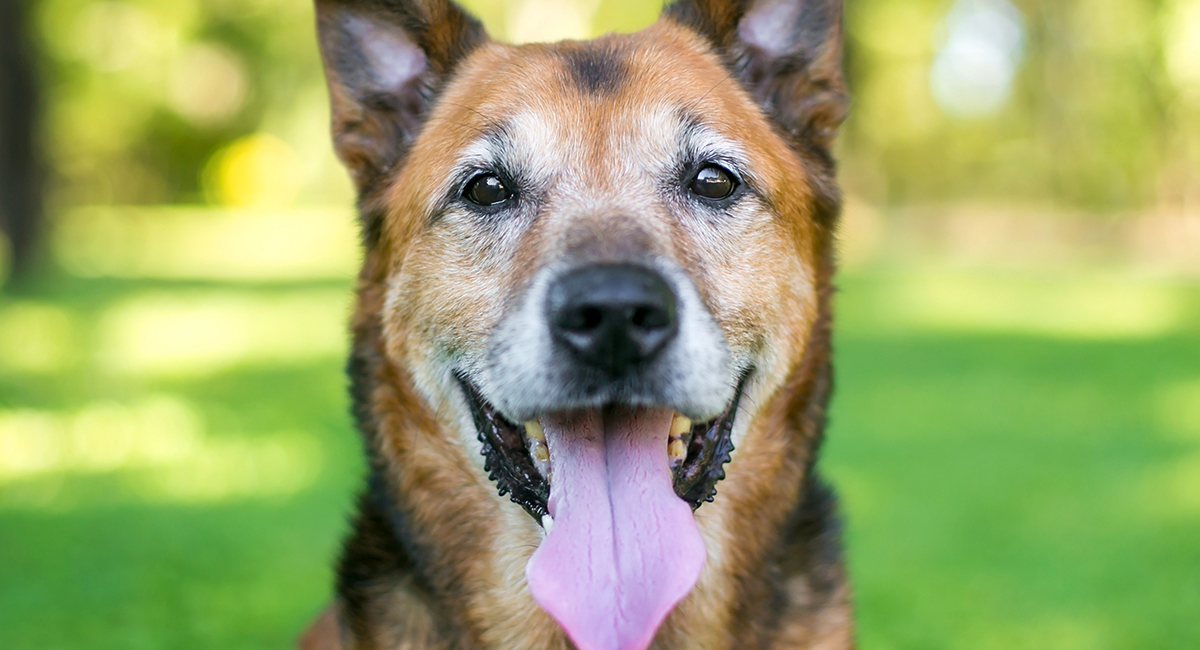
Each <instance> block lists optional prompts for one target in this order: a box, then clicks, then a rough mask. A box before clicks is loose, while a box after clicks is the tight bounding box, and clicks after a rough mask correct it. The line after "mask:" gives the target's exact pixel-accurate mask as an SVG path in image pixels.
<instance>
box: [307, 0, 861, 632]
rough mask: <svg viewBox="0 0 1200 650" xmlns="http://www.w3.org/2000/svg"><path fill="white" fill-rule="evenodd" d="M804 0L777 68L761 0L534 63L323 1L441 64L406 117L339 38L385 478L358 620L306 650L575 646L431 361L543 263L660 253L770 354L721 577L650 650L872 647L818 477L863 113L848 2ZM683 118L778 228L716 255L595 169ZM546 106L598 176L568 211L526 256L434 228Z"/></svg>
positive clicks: (733, 467)
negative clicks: (745, 160)
mask: <svg viewBox="0 0 1200 650" xmlns="http://www.w3.org/2000/svg"><path fill="white" fill-rule="evenodd" d="M797 1H798V2H800V3H801V4H802V5H803V6H804V8H805V9H804V11H808V12H810V13H811V14H812V15H813V16H815V17H816V18H817V19H820V20H817V19H814V20H813V21H810V22H811V24H813V25H816V27H815V28H814V31H813V33H811V34H802V35H801V37H802V38H800V39H799V40H798V41H797V43H798V44H797V46H796V51H795V52H794V53H792V54H791V55H789V56H790V58H788V57H784V58H785V59H788V60H779V59H778V58H770V57H766V56H765V55H763V54H762V53H761V52H756V51H754V50H753V48H748V47H746V46H745V45H743V44H741V43H740V42H739V40H738V38H737V34H736V29H737V25H738V24H739V21H740V20H741V19H742V18H743V17H744V15H745V13H746V11H747V5H748V4H749V3H747V2H737V1H734V2H730V1H725V0H695V1H694V2H682V3H678V4H676V5H674V6H672V7H671V8H670V9H668V11H667V14H666V16H665V17H664V18H663V19H662V20H660V21H659V22H658V23H656V24H655V25H654V26H652V27H650V28H648V29H647V30H644V31H642V32H640V33H638V34H633V35H626V36H609V37H604V38H602V39H599V40H597V41H594V42H591V43H566V44H560V45H528V46H523V47H519V48H518V47H512V46H507V45H502V44H498V43H494V42H490V41H487V40H486V38H485V37H484V36H483V35H482V32H481V31H480V29H479V28H478V25H477V23H475V22H474V20H473V19H471V18H469V17H468V16H466V15H465V14H463V13H462V12H461V11H460V10H458V9H457V8H456V7H455V6H454V5H452V4H449V3H447V2H443V1H439V0H422V1H420V2H406V1H401V0H378V1H377V2H373V3H367V2H366V1H365V0H363V1H361V2H339V1H337V0H319V2H318V10H319V16H320V20H321V21H322V25H323V27H322V30H323V34H324V33H327V32H328V30H329V29H330V28H331V27H330V25H332V23H331V22H330V21H332V20H334V19H333V18H331V15H334V14H332V13H331V12H334V11H336V10H339V9H341V8H346V7H349V8H355V7H359V6H365V5H367V4H370V6H371V9H370V11H371V12H375V13H379V12H381V11H382V12H384V13H386V14H387V20H388V21H390V22H391V23H392V24H394V25H396V26H397V27H398V28H402V29H405V30H407V33H409V34H410V35H412V39H413V40H414V41H415V42H416V43H417V44H418V45H420V46H421V47H422V48H423V49H425V51H426V52H427V54H428V56H429V71H428V73H427V74H426V76H425V77H423V78H422V79H421V80H420V83H422V84H423V85H424V87H425V88H426V93H427V94H425V95H423V97H424V98H425V99H424V100H423V101H422V103H419V105H415V106H412V105H410V106H400V107H396V106H389V105H388V104H387V102H384V101H381V100H380V99H379V98H378V97H373V96H371V95H370V93H364V92H362V91H361V89H358V88H355V87H354V85H353V84H351V83H349V82H346V81H344V80H345V78H346V74H345V71H344V70H342V69H339V66H342V67H343V68H344V66H345V62H346V61H347V60H349V61H352V60H353V59H352V57H349V58H348V57H347V55H345V53H344V52H343V49H344V48H345V47H346V46H345V43H343V42H341V41H338V40H337V39H336V38H331V37H328V36H326V35H323V36H322V49H323V53H324V55H325V59H326V65H327V68H328V69H329V76H330V88H331V95H332V101H333V107H334V133H335V143H336V146H337V148H338V151H339V154H340V155H341V156H342V159H343V160H344V161H345V162H346V164H347V166H348V167H349V168H350V169H351V170H352V173H353V174H354V176H355V178H356V181H357V183H358V186H359V189H360V195H361V200H360V207H361V209H362V212H363V215H364V232H365V233H366V235H365V241H366V244H367V250H366V253H365V259H364V263H363V268H362V272H361V274H360V276H359V279H358V288H357V293H358V302H357V308H356V311H355V316H354V319H353V323H352V330H353V335H354V347H353V351H352V355H351V360H350V365H349V373H350V376H351V380H352V384H353V395H354V404H355V406H354V408H355V417H356V419H357V421H358V424H359V427H360V429H361V430H362V433H363V435H364V439H365V441H366V449H367V454H368V458H369V461H370V462H369V464H370V479H369V487H368V490H367V491H366V493H365V494H364V496H363V498H362V500H361V503H360V508H359V513H358V516H357V518H356V520H355V524H354V532H353V533H352V535H351V536H350V538H349V539H348V540H347V543H346V547H345V551H344V554H343V557H342V559H341V562H340V566H339V578H338V585H337V593H338V601H337V603H336V604H335V605H334V606H333V607H331V609H330V610H329V611H328V612H327V613H326V614H324V615H323V616H322V618H320V619H319V620H318V622H317V623H315V624H314V627H313V628H311V630H310V631H309V633H307V634H306V635H305V637H304V638H303V639H302V641H301V647H302V648H304V649H305V650H331V649H334V648H344V650H383V649H389V650H391V649H410V650H434V649H438V650H459V649H466V648H496V649H505V650H510V649H512V650H515V649H520V648H529V649H534V648H538V649H543V648H544V649H554V648H564V649H565V648H569V647H570V645H569V642H568V641H567V639H566V637H565V635H564V633H563V632H562V630H561V629H560V628H559V627H558V625H557V624H556V623H555V622H554V621H553V620H552V619H550V618H549V616H547V615H546V614H545V613H544V612H542V610H541V609H540V608H538V606H537V605H536V604H535V603H534V602H533V600H532V599H531V597H530V596H529V593H528V590H527V588H526V586H525V584H524V572H523V569H524V566H525V563H526V562H527V560H528V558H529V556H530V554H531V553H532V551H533V549H534V548H535V547H536V545H537V543H538V539H539V536H538V531H537V527H536V524H535V523H534V522H533V521H532V520H531V519H530V518H529V517H528V516H527V515H526V514H525V512H524V511H522V510H521V509H520V508H519V507H517V506H515V505H513V504H512V503H509V502H508V500H507V498H504V497H500V496H498V495H497V493H496V489H495V486H494V485H493V484H492V483H491V482H490V481H488V480H487V478H486V476H485V475H483V474H482V472H481V470H480V467H479V464H478V461H477V460H476V459H475V458H473V457H472V456H471V455H470V453H469V452H468V450H467V448H466V447H465V446H464V444H463V442H462V438H461V435H460V433H459V422H460V421H461V418H460V414H461V408H462V406H461V404H460V403H459V402H458V401H456V400H455V399H454V398H453V397H452V396H447V395H446V394H445V393H444V392H442V391H440V390H439V388H438V383H437V378H436V377H434V376H432V375H430V371H429V364H430V363H432V361H431V359H430V354H431V350H433V349H435V348H437V346H439V345H444V344H446V342H447V341H452V342H453V343H454V344H455V345H463V346H470V345H479V344H481V341H482V339H483V337H486V335H487V333H488V332H489V331H491V329H492V328H494V327H495V326H496V324H497V322H498V319H499V318H500V315H501V314H502V313H503V310H504V306H505V305H506V304H507V301H509V300H511V299H512V296H514V295H515V294H517V293H519V289H520V288H521V287H523V286H525V284H526V283H527V282H528V281H529V279H530V277H531V274H532V273H533V272H534V270H536V269H537V268H538V267H539V266H540V265H541V264H544V263H545V262H546V260H550V259H554V258H556V257H562V256H568V257H579V256H585V257H587V258H588V259H593V260H605V259H614V260H619V259H624V258H625V257H627V256H628V255H629V254H630V252H631V251H638V250H650V251H653V252H655V253H657V254H660V255H664V256H667V257H669V258H671V259H673V260H676V261H677V262H678V263H679V265H681V266H682V267H683V268H685V269H687V270H688V273H689V274H690V276H691V278H692V280H693V281H694V282H695V284H696V287H697V289H698V291H699V293H700V295H701V297H702V298H703V300H704V302H705V304H706V306H707V307H708V309H709V310H710V311H711V313H712V315H713V317H714V319H715V320H716V321H717V323H718V325H719V326H720V327H721V330H722V331H723V332H724V334H725V336H726V338H727V339H728V341H729V343H730V345H731V346H733V347H735V348H738V349H745V350H754V351H756V353H759V354H761V355H763V358H764V359H767V361H766V362H764V363H763V364H762V366H761V367H760V368H759V371H760V372H759V375H760V376H758V377H756V379H755V381H754V382H753V389H752V391H751V392H748V393H747V395H746V399H747V400H749V401H750V403H751V404H752V407H751V410H750V412H752V413H753V419H752V421H751V422H750V423H749V427H748V428H747V430H746V432H745V434H744V436H743V437H742V439H741V440H740V441H739V443H738V447H737V451H736V452H735V455H734V460H733V461H732V462H731V463H730V464H729V465H728V466H727V467H726V469H727V474H726V477H725V479H724V480H723V481H721V482H720V483H719V484H718V486H717V489H718V493H717V498H716V501H715V502H714V503H709V504H705V505H704V506H703V507H701V508H700V509H699V510H697V512H696V520H697V522H698V524H699V526H700V528H701V531H702V533H703V535H704V536H705V540H706V544H707V546H708V548H709V550H710V553H709V559H708V564H707V566H706V568H705V571H704V574H703V575H702V577H701V579H700V582H699V584H698V585H697V586H696V588H695V589H694V591H693V592H692V593H691V594H690V595H689V596H688V597H687V598H686V599H685V600H684V601H683V602H682V603H680V604H679V606H678V607H677V608H676V609H675V611H674V612H673V613H672V614H671V615H670V616H669V617H668V619H667V621H666V622H665V623H664V625H663V626H662V627H661V628H660V630H659V633H658V636H657V637H656V641H655V643H654V645H653V646H652V647H653V648H655V649H656V650H669V649H676V648H678V649H684V648H706V649H712V650H718V649H724V648H763V649H767V648H772V649H785V648H794V649H800V648H821V649H835V648H836V649H844V648H850V647H852V646H853V638H852V637H853V633H852V623H851V615H850V594H849V587H848V583H847V581H846V578H845V575H844V572H843V568H842V560H841V557H840V540H839V532H838V524H837V519H836V515H835V513H834V505H833V498H832V496H831V494H830V492H829V491H828V490H827V489H826V488H825V487H824V486H823V485H822V484H821V482H820V481H819V479H818V478H817V476H816V474H815V471H814V463H815V460H816V453H817V449H818V447H819V444H820V440H821V436H822V431H823V428H824V420H825V405H826V403H827V400H828V397H829V393H830V389H831V381H832V375H831V372H832V371H831V359H830V345H829V344H830V339H829V327H830V322H831V304H830V303H831V293H832V288H831V286H832V285H831V279H832V273H833V263H832V255H833V245H832V238H833V224H834V220H835V216H836V212H837V205H838V198H837V192H836V188H835V185H834V179H833V164H832V161H831V158H830V155H829V151H828V146H829V144H830V140H831V138H832V135H833V132H834V129H835V128H836V126H837V124H838V123H840V121H841V119H842V115H843V112H844V90H843V88H842V83H841V76H840V72H839V71H838V57H839V53H840V36H839V34H840V3H835V2H833V1H832V0H797ZM835 6H836V10H835V9H834V7H835ZM380 7H382V9H381V8H380ZM822 20H823V21H825V22H821V21H822ZM805 24H806V25H808V24H810V23H805ZM805 39H807V40H805ZM512 88H520V89H522V92H520V93H513V92H511V90H510V89H512ZM515 95H519V97H515ZM529 98H536V99H533V100H531V99H529ZM531 101H532V102H533V103H532V104H529V103H526V102H531ZM660 105H665V106H677V107H683V109H684V110H686V111H690V112H692V113H694V114H696V115H697V116H698V117H699V119H702V120H703V121H704V122H705V123H706V124H709V125H713V126H714V128H716V129H718V130H719V131H720V132H721V133H722V135H723V136H724V137H726V138H728V139H729V140H732V141H735V142H738V143H742V144H743V145H745V149H746V153H747V156H748V157H749V159H750V160H751V162H752V166H753V168H754V170H755V174H756V176H755V178H754V179H753V182H754V183H755V185H756V189H757V190H758V191H759V192H760V194H761V195H762V196H763V197H764V199H765V206H764V210H769V211H770V212H771V213H772V214H773V215H774V217H773V218H771V219H765V220H762V221H760V222H756V224H757V228H755V229H750V228H748V227H746V226H742V227H740V229H739V227H736V226H735V225H728V226H727V227H726V228H725V230H723V231H721V232H719V233H716V234H715V235H713V237H709V238H708V239H705V238H701V237H697V236H696V234H695V232H692V231H689V230H688V229H686V228H684V227H683V226H681V225H680V224H679V223H678V220H674V219H672V218H670V215H668V214H666V213H663V212H662V208H661V207H656V206H655V205H651V204H646V203H644V202H641V203H639V202H638V200H637V197H636V196H633V197H627V196H626V195H627V194H629V192H627V191H626V189H627V188H626V183H627V182H628V181H626V180H625V176H624V175H623V174H620V173H617V174H611V175H605V174H598V175H594V176H589V175H587V174H586V173H585V172H586V171H587V170H594V169H607V168H609V167H610V166H611V164H612V160H613V157H614V156H618V157H619V156H621V151H623V150H624V149H626V148H628V147H636V146H641V145H638V144H636V143H638V142H640V140H638V138H642V139H645V138H644V137H643V136H642V135H639V134H640V132H639V131H637V129H636V128H635V127H633V126H630V125H631V124H634V123H636V121H637V119H638V116H642V115H646V114H647V113H648V112H650V111H652V109H653V108H654V107H655V106H660ZM531 110H532V111H534V113H535V114H536V115H538V116H542V117H543V118H544V117H545V116H559V117H561V118H562V120H563V122H564V123H565V124H566V125H567V127H568V128H564V129H561V130H560V131H561V132H559V131H554V128H555V124H552V123H549V122H552V121H553V120H546V119H542V120H541V121H542V122H546V128H547V129H549V130H550V131H549V133H550V135H548V136H547V137H553V138H557V140H556V141H561V142H565V143H566V144H565V145H563V146H562V147H561V150H562V151H565V152H566V153H565V154H564V156H565V159H564V160H562V161H559V162H560V163H561V164H563V165H565V166H566V167H567V168H569V169H572V170H575V171H576V172H578V173H576V174H575V175H574V176H573V177H572V178H568V179H565V180H562V181H561V183H562V184H563V186H561V187H559V188H558V189H556V190H555V192H554V193H553V195H552V197H551V198H550V199H548V200H549V201H550V204H549V205H546V206H543V208H542V211H541V212H540V214H542V215H550V216H547V217H546V218H539V219H538V220H536V221H535V222H533V223H532V225H531V226H530V227H529V228H527V229H525V230H524V231H522V232H521V233H519V235H518V236H517V238H516V240H515V241H513V242H509V243H508V244H501V243H487V244H485V245H472V246H466V245H464V240H466V239H468V238H469V236H471V235H469V234H468V233H464V232H462V231H461V230H460V229H458V228H456V226H455V225H454V224H438V225H436V227H435V226H434V225H431V224H432V223H434V222H436V219H437V212H438V206H437V200H438V197H439V196H440V195H441V194H442V192H443V185H444V182H445V181H444V177H445V175H446V174H447V172H448V170H449V169H450V167H451V166H452V165H453V163H454V161H455V157H456V156H457V155H458V153H459V152H460V151H461V150H462V149H463V147H464V146H467V145H468V144H469V143H470V142H471V141H472V139H474V138H476V137H477V136H478V135H479V134H480V133H481V132H488V131H489V130H492V129H496V128H504V125H505V121H506V120H513V119H517V120H520V119H521V115H522V114H523V113H527V112H529V111H531ZM514 128H520V127H519V125H518V126H517V127H514ZM630 143H635V144H630ZM581 179H582V180H581ZM584 181H586V182H584ZM600 204H603V205H605V206H607V207H606V208H605V209H603V210H598V209H597V208H596V207H595V206H597V205H600ZM714 238H715V239H714ZM709 239H713V241H709ZM335 620H336V624H334V621H335Z"/></svg>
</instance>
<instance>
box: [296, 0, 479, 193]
mask: <svg viewBox="0 0 1200 650" xmlns="http://www.w3.org/2000/svg"><path fill="white" fill-rule="evenodd" d="M316 13H317V36H318V41H319V43H320V47H321V59H322V61H323V62H324V65H325V77H326V81H327V82H328V85H329V96H330V103H331V105H332V111H331V118H332V128H333V143H334V149H335V150H336V151H337V154H338V157H339V158H340V159H341V160H342V162H343V163H344V164H345V165H346V168H347V169H348V170H349V171H350V175H351V177H352V178H353V179H354V183H355V185H356V186H357V188H358V190H359V193H360V194H363V193H365V191H366V190H367V188H369V187H370V186H371V185H372V184H373V183H374V182H375V181H376V180H377V179H379V178H381V177H382V176H383V175H384V174H385V173H386V172H387V171H388V170H389V169H391V168H392V167H393V166H394V165H395V164H396V162H397V161H398V160H400V158H401V157H403V155H404V154H405V152H406V151H407V150H408V148H409V146H410V145H411V143H412V141H413V139H414V138H415V137H416V136H417V134H418V133H419V132H420V129H421V125H422V124H423V123H424V121H425V118H426V116H427V113H428V111H429V108H430V106H431V105H432V104H433V101H434V98H435V97H436V95H437V92H438V91H439V90H440V88H441V87H442V86H443V85H444V84H445V82H446V80H447V79H448V78H449V77H450V76H451V75H452V74H453V73H454V70H455V68H456V67H457V65H458V64H459V63H460V62H461V61H462V60H463V59H465V58H466V57H467V56H468V55H469V54H470V53H471V52H472V51H473V50H474V49H475V48H476V47H478V46H479V45H481V44H483V43H484V42H485V41H486V40H487V34H486V33H485V32H484V30H483V26H482V25H480V23H479V21H478V20H476V19H475V18H474V17H472V16H471V15H469V14H467V13H466V12H465V11H463V9H462V8H460V7H459V6H458V5H456V4H454V3H453V2H450V1H449V0H316Z"/></svg>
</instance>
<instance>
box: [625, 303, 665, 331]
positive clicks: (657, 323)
mask: <svg viewBox="0 0 1200 650" xmlns="http://www.w3.org/2000/svg"><path fill="white" fill-rule="evenodd" d="M629 321H630V322H631V323H633V325H634V327H640V328H642V329H658V328H661V327H667V326H668V325H670V318H669V316H668V315H667V312H666V311H665V310H662V309H657V308H655V307H636V308H634V310H633V316H632V317H630V319H629Z"/></svg>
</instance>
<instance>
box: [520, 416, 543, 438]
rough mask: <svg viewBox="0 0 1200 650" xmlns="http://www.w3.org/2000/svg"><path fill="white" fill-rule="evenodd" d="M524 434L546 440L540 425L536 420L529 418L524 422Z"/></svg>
mask: <svg viewBox="0 0 1200 650" xmlns="http://www.w3.org/2000/svg"><path fill="white" fill-rule="evenodd" d="M525 435H527V436H529V437H530V438H533V439H534V440H540V441H542V442H546V433H545V432H544V431H542V425H541V424H540V423H539V422H538V421H537V420H530V421H528V422H526V423H525Z"/></svg>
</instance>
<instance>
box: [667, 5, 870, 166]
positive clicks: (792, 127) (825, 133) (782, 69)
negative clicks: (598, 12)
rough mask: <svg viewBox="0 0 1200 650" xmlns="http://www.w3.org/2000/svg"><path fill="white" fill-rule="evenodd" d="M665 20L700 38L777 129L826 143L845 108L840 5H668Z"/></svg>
mask: <svg viewBox="0 0 1200 650" xmlns="http://www.w3.org/2000/svg"><path fill="white" fill-rule="evenodd" d="M665 15H666V17H667V18H668V19H670V20H674V21H675V22H676V23H679V24H681V25H683V26H685V27H688V28H689V29H691V30H693V31H695V32H696V33H698V34H700V35H701V36H704V37H705V38H707V39H708V41H709V42H710V43H712V45H713V47H714V48H715V49H716V50H717V52H718V53H720V54H721V55H722V56H723V57H724V58H725V60H726V62H727V64H729V65H730V66H731V67H732V68H733V73H734V75H735V76H737V78H738V79H739V80H740V81H741V83H742V85H743V86H744V87H745V88H746V90H747V91H748V92H749V93H750V94H751V95H752V96H754V98H755V99H756V100H758V103H759V105H760V106H761V107H762V109H763V112H764V113H766V114H767V115H768V116H769V117H771V118H772V119H773V120H775V122H776V123H777V124H778V125H779V126H781V127H783V128H784V130H786V131H787V132H788V133H790V134H791V135H792V136H793V137H795V138H796V139H798V140H806V141H809V142H812V143H814V144H817V145H819V146H821V147H824V148H826V149H828V148H829V147H830V146H831V145H832V143H833V138H834V135H835V133H836V132H837V128H838V126H839V125H841V123H842V120H843V119H845V117H846V103H847V99H846V85H845V80H844V79H843V76H842V0H674V1H673V2H672V3H671V4H670V5H669V6H667V8H666V11H665Z"/></svg>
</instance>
